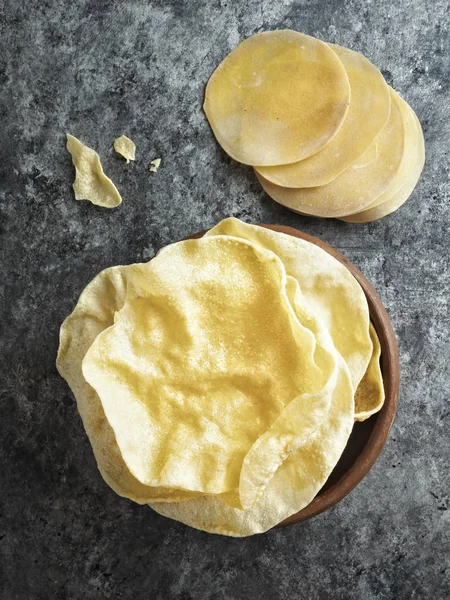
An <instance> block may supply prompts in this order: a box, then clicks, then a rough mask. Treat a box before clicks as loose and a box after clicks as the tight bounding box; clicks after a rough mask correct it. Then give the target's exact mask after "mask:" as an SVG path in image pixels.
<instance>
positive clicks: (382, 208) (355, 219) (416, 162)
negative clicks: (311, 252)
mask: <svg viewBox="0 0 450 600" xmlns="http://www.w3.org/2000/svg"><path fill="white" fill-rule="evenodd" d="M409 111H410V112H411V113H412V119H413V121H414V127H415V130H416V135H417V140H416V143H415V144H413V145H412V147H411V148H410V152H409V155H411V153H413V162H412V164H411V163H410V162H409V160H408V162H407V169H406V173H404V176H403V179H400V178H398V180H397V181H396V185H395V186H393V188H394V189H392V190H391V192H390V193H389V194H386V195H384V198H383V202H378V201H376V202H375V203H374V204H373V205H372V206H370V207H369V208H368V209H366V210H364V211H362V212H360V213H356V214H353V215H349V216H347V217H343V218H341V220H342V221H347V222H348V223H368V222H370V221H376V220H377V219H381V218H382V217H385V216H387V215H389V214H391V213H393V212H395V211H396V210H397V209H398V208H400V206H402V205H403V204H404V203H405V202H406V201H407V200H408V198H409V197H410V195H411V194H412V192H413V190H414V188H415V187H416V185H417V182H418V181H419V178H420V175H421V173H422V170H423V166H424V164H425V144H424V139H423V133H422V128H421V125H420V122H419V120H418V118H417V116H416V114H415V113H414V111H413V110H412V109H411V108H410V107H409Z"/></svg>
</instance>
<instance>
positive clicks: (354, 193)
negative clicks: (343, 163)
mask: <svg viewBox="0 0 450 600" xmlns="http://www.w3.org/2000/svg"><path fill="white" fill-rule="evenodd" d="M390 93H391V112H390V116H389V120H388V122H387V123H386V125H385V126H384V127H383V129H382V130H381V132H380V133H379V135H378V136H377V137H376V139H375V141H374V142H373V144H372V145H371V146H369V148H368V150H366V152H365V153H364V154H363V155H362V156H361V157H360V158H359V159H358V160H357V161H356V162H355V163H354V164H353V165H352V166H351V167H349V168H348V169H347V170H346V171H344V172H343V173H341V175H339V176H338V177H336V179H334V180H333V181H332V182H331V183H328V184H327V185H324V186H321V187H314V188H285V187H281V186H279V185H275V184H274V183H271V182H270V181H267V180H266V179H265V178H264V177H262V175H260V173H258V172H257V171H255V172H256V176H257V178H258V180H259V182H260V183H261V185H262V187H263V188H264V190H265V191H266V193H267V194H268V195H269V196H270V197H271V198H273V200H275V201H276V202H278V203H279V204H282V205H284V206H286V207H287V208H290V209H291V210H294V211H296V212H301V213H304V214H307V215H312V216H316V217H329V218H331V217H343V216H346V215H348V214H351V213H354V212H360V211H361V210H364V209H365V208H366V207H367V206H368V205H369V204H372V203H373V202H374V201H375V200H376V199H377V198H379V196H380V195H381V194H382V193H383V192H384V191H385V190H386V189H387V188H388V186H389V185H390V183H391V182H392V180H393V179H394V177H395V176H396V174H397V172H398V169H399V167H400V163H401V159H402V156H403V150H404V145H405V130H404V125H403V119H402V115H401V112H400V107H399V99H398V94H397V93H396V92H395V91H394V90H392V88H391V89H390ZM374 144H375V145H376V152H374V147H373V145H374ZM368 157H369V158H370V157H375V158H374V160H368Z"/></svg>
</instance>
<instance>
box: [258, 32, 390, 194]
mask: <svg viewBox="0 0 450 600" xmlns="http://www.w3.org/2000/svg"><path fill="white" fill-rule="evenodd" d="M328 45H329V46H330V47H331V48H332V49H333V50H334V51H335V52H336V54H337V55H338V56H339V58H340V59H341V61H342V64H343V65H344V67H345V70H346V72H347V75H348V78H349V81H350V88H351V99H350V107H349V109H348V113H347V116H346V117H345V119H344V122H343V124H342V126H341V127H340V129H339V131H338V132H337V134H336V135H335V136H334V138H333V139H332V140H331V141H330V142H329V143H328V144H327V145H326V146H325V147H324V148H322V150H320V151H319V152H317V153H316V154H313V156H310V157H309V158H306V159H304V160H301V161H299V162H296V163H293V164H290V165H280V166H277V167H256V170H257V171H258V172H259V173H260V174H261V175H262V176H263V177H264V178H265V179H267V180H268V181H271V182H272V183H275V184H277V185H281V186H283V187H291V188H303V187H317V186H321V185H326V184H327V183H330V181H332V180H333V179H335V178H336V177H337V176H338V175H340V174H341V173H342V172H343V171H345V170H346V169H348V167H350V166H351V165H352V164H353V163H354V162H356V161H357V160H358V158H360V156H361V155H362V154H364V152H365V151H366V150H367V149H368V148H369V146H370V145H371V144H372V142H373V141H374V139H375V138H376V136H377V135H378V134H379V133H380V131H381V130H382V129H383V127H384V126H385V125H386V123H387V120H388V118H389V113H390V109H391V96H390V93H389V86H388V85H387V83H386V81H385V80H384V77H383V75H382V74H381V73H380V71H379V70H378V69H377V68H376V67H375V66H374V65H373V64H372V63H371V62H370V61H369V60H368V59H367V58H365V57H364V56H362V54H359V53H358V52H354V51H353V50H349V49H348V48H343V47H342V46H337V45H335V44H328Z"/></svg>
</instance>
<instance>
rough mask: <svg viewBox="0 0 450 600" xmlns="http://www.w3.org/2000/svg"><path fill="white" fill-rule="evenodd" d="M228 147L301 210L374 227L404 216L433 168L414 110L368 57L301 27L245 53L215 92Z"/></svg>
mask: <svg viewBox="0 0 450 600" xmlns="http://www.w3.org/2000/svg"><path fill="white" fill-rule="evenodd" d="M204 109H205V112H206V115H207V117H208V120H209V123H210V125H211V127H212V129H213V132H214V134H215V136H216V138H217V140H218V142H219V143H220V145H221V146H222V148H223V149H224V150H225V152H227V153H228V154H229V155H230V156H231V157H232V158H234V159H235V160H237V161H239V162H241V163H244V164H246V165H252V166H253V167H254V169H255V173H256V176H257V178H258V180H259V181H260V183H261V185H262V186H263V188H264V190H265V191H266V192H267V194H268V195H269V196H270V197H271V198H273V199H274V200H275V201H276V202H279V203H280V204H283V205H284V206H287V207H288V208H290V209H291V210H293V211H295V212H299V213H302V214H306V215H312V216H317V217H335V218H340V219H343V220H345V221H350V222H368V221H373V220H375V219H379V218H381V217H383V216H385V215H388V214H390V213H392V212H393V211H395V210H397V208H399V207H400V206H401V205H402V204H403V203H404V202H405V201H406V200H407V199H408V197H409V196H410V195H411V193H412V191H413V189H414V187H415V185H416V183H417V181H418V179H419V177H420V174H421V171H422V168H423V164H424V159H425V151H424V140H423V135H422V129H421V126H420V123H419V120H418V118H417V116H416V114H415V113H414V111H413V110H412V108H411V107H410V106H409V105H408V104H407V103H406V102H405V100H403V99H402V98H401V97H400V96H399V94H398V93H397V92H395V90H393V89H392V88H391V87H389V86H388V84H387V83H386V81H385V80H384V78H383V76H382V74H381V73H380V71H379V70H378V69H377V68H376V67H375V66H374V65H373V64H372V63H371V62H370V61H369V60H368V59H367V58H365V57H364V56H362V55H361V54H359V53H357V52H354V51H352V50H349V49H348V48H343V47H341V46H337V45H335V44H326V43H325V42H323V41H320V40H317V39H315V38H313V37H311V36H308V35H305V34H302V33H298V32H296V31H291V30H283V31H270V32H265V33H259V34H257V35H254V36H252V37H250V38H249V39H247V40H245V41H244V42H242V43H241V44H239V46H238V47H237V48H235V49H234V50H233V51H232V52H231V53H230V54H229V55H228V56H227V57H226V58H225V59H224V60H223V61H222V63H221V64H220V65H219V66H218V67H217V69H216V70H215V72H214V73H213V75H212V76H211V78H210V80H209V82H208V85H207V87H206V95H205V104H204Z"/></svg>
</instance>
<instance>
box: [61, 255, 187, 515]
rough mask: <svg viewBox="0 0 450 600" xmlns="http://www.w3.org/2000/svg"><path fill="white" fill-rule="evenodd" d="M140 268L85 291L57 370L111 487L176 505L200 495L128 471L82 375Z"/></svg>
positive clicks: (112, 274)
mask: <svg viewBox="0 0 450 600" xmlns="http://www.w3.org/2000/svg"><path fill="white" fill-rule="evenodd" d="M137 267H138V265H130V266H128V267H112V268H110V269H106V270H105V271H102V272H101V273H99V274H98V275H97V276H96V277H95V278H94V279H93V280H92V281H91V282H90V283H89V284H88V285H87V287H86V288H85V289H84V291H83V293H82V294H81V296H80V298H79V300H78V303H77V305H76V307H75V310H74V311H73V313H72V314H71V315H70V316H69V317H67V319H66V320H65V321H64V323H63V324H62V326H61V331H60V344H59V349H58V358H57V361H56V366H57V368H58V371H59V373H60V374H61V376H62V377H64V379H65V380H66V381H67V383H68V384H69V386H70V388H71V390H72V392H73V394H74V396H75V399H76V401H77V407H78V411H79V413H80V415H81V418H82V421H83V425H84V428H85V430H86V433H87V435H88V437H89V441H90V442H91V445H92V449H93V451H94V455H95V458H96V460H97V464H98V468H99V470H100V473H101V474H102V477H103V478H104V480H105V481H106V483H107V484H108V485H109V486H110V487H111V488H112V489H113V490H114V491H115V492H116V493H117V494H119V495H120V496H125V497H127V498H130V499H131V500H134V501H135V502H138V503H139V504H145V503H146V502H148V501H149V500H152V499H153V500H158V501H174V500H181V499H186V498H191V497H193V496H195V495H196V494H193V493H190V492H186V491H184V490H177V489H163V488H156V487H148V486H146V485H143V484H142V483H141V482H140V481H138V480H137V479H136V478H135V477H134V476H133V475H132V474H131V473H130V471H129V470H128V467H127V466H126V464H125V462H124V460H123V458H122V455H121V454H120V451H119V447H118V445H117V441H116V438H115V435H114V432H113V430H112V428H111V426H110V424H109V423H108V421H107V419H106V417H105V412H104V410H103V407H102V404H101V402H100V399H99V397H98V395H97V393H96V392H95V390H94V389H93V388H92V387H91V386H90V385H89V384H88V383H87V382H86V380H85V379H84V377H83V374H82V372H81V363H82V360H83V358H84V356H85V354H86V352H87V351H88V349H89V347H90V346H91V345H92V343H93V342H94V340H95V339H96V337H97V336H98V335H99V334H100V333H101V332H102V331H104V330H105V329H106V328H108V327H110V326H111V325H113V323H114V315H115V314H116V313H117V312H118V311H120V309H121V308H122V307H123V304H124V302H125V298H126V294H127V287H128V278H130V277H132V274H133V272H135V271H136V268H137Z"/></svg>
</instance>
